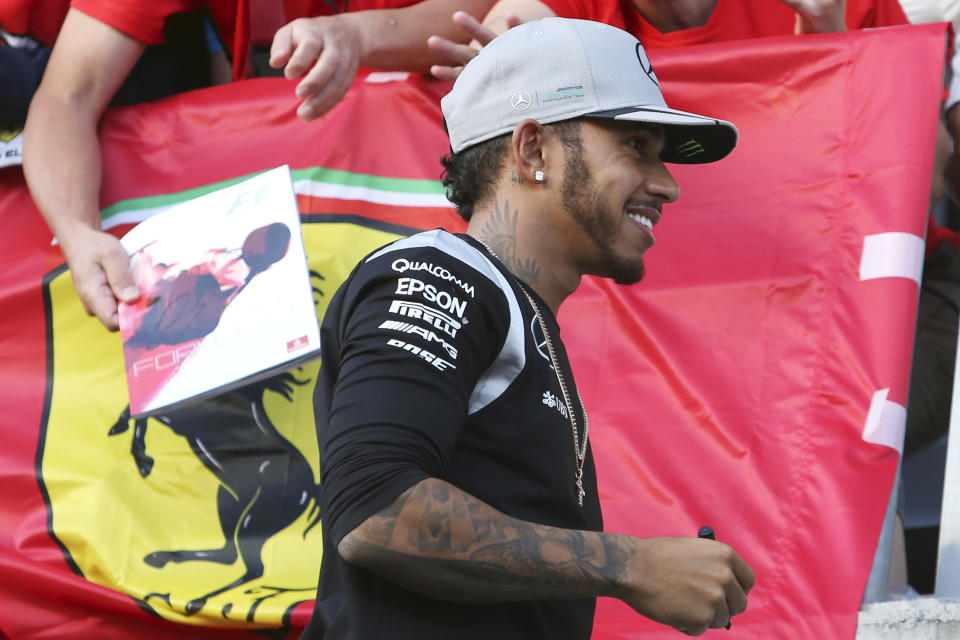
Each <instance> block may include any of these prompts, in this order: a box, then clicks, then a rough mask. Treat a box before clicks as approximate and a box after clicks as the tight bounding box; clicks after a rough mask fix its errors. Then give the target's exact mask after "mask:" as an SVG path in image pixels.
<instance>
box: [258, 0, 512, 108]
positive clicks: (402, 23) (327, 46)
mask: <svg viewBox="0 0 960 640" xmlns="http://www.w3.org/2000/svg"><path fill="white" fill-rule="evenodd" d="M493 2H494V0H423V1H422V2H418V3H417V4H414V5H411V6H409V7H404V8H402V9H377V10H370V11H356V12H352V13H343V14H339V15H335V16H322V17H317V18H300V19H298V20H294V21H293V22H291V23H290V24H287V25H285V26H284V27H282V28H281V29H280V30H279V31H277V33H276V35H275V36H274V39H273V45H272V47H271V48H270V65H271V66H273V67H275V68H280V67H283V70H284V76H285V77H286V78H288V79H290V80H293V79H294V78H299V77H300V76H303V78H302V79H301V80H300V82H299V83H298V84H297V88H296V96H297V98H298V99H300V100H301V101H302V102H301V104H300V107H299V108H298V109H297V115H299V116H300V117H301V118H303V119H304V120H312V119H313V118H316V117H318V116H321V115H323V114H324V113H326V112H327V111H329V110H330V109H332V108H333V106H334V105H335V104H336V103H337V102H339V100H340V98H342V97H343V95H344V94H345V93H346V91H347V89H348V88H349V87H350V84H351V83H352V82H353V79H354V77H355V76H356V73H357V68H358V67H359V66H361V65H362V66H366V67H374V68H377V69H385V70H402V71H428V70H429V68H430V65H431V64H433V63H436V62H442V61H443V59H438V57H437V53H436V52H434V51H433V50H431V49H429V48H428V47H427V38H428V37H429V36H430V35H431V34H433V33H436V32H437V30H438V29H439V30H440V31H439V32H440V34H441V35H443V36H444V37H446V38H449V39H451V40H457V41H466V34H464V33H463V32H462V31H461V30H460V29H459V27H457V26H456V25H454V24H453V23H451V22H450V15H451V14H453V12H454V11H455V10H457V9H460V10H463V11H466V12H467V13H469V14H471V15H473V16H476V17H482V16H483V15H484V14H485V13H486V12H487V10H488V9H489V8H490V7H491V6H492V5H493ZM304 74H305V75H304Z"/></svg>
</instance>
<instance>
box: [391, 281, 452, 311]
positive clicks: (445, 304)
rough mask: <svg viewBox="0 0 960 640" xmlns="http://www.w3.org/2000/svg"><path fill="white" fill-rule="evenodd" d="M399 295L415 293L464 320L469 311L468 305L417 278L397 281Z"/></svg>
mask: <svg viewBox="0 0 960 640" xmlns="http://www.w3.org/2000/svg"><path fill="white" fill-rule="evenodd" d="M396 293H397V295H401V296H412V295H413V294H415V293H418V294H420V295H421V296H423V297H424V298H425V299H426V300H427V301H428V302H435V303H436V304H437V305H438V306H439V307H440V308H441V309H443V310H444V311H449V312H451V313H452V314H453V315H455V316H457V317H459V318H460V319H461V320H462V319H463V314H464V313H465V312H466V310H467V303H466V301H464V300H461V299H460V298H458V297H456V296H452V295H450V294H449V293H447V292H446V291H438V290H437V288H436V287H435V286H433V285H432V284H425V283H424V282H423V281H422V280H417V279H416V278H399V279H398V280H397V291H396Z"/></svg>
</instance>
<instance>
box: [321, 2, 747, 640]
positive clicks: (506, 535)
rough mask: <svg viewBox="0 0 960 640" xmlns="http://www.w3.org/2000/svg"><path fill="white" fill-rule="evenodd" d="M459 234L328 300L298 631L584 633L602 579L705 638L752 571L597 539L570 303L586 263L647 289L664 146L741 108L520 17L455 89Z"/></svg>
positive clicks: (639, 56)
mask: <svg viewBox="0 0 960 640" xmlns="http://www.w3.org/2000/svg"><path fill="white" fill-rule="evenodd" d="M442 106H443V112H444V116H445V120H446V124H447V128H448V133H449V136H450V145H451V155H450V156H449V157H448V158H446V159H445V161H444V163H445V166H446V168H447V173H446V178H445V184H446V185H447V187H448V190H449V197H450V199H451V200H452V201H453V202H454V203H455V204H457V205H458V208H459V211H460V214H461V215H462V216H463V217H464V218H465V219H466V220H468V221H469V226H468V229H467V234H466V235H452V234H449V233H447V232H445V231H442V230H435V231H429V232H425V233H420V234H417V235H414V236H411V237H409V238H406V239H404V240H400V241H397V242H394V243H392V244H390V245H387V246H386V247H383V248H382V249H380V250H378V251H376V252H374V253H373V254H371V255H370V256H368V257H367V258H366V259H365V260H364V261H363V262H362V263H361V264H360V265H359V266H358V267H357V268H356V270H355V271H354V273H353V274H352V275H351V276H350V278H349V279H348V280H347V281H346V282H345V283H344V285H343V286H342V287H341V288H340V290H339V291H338V292H337V294H336V295H335V296H334V299H333V300H332V301H331V304H330V306H329V308H328V310H327V313H326V316H325V319H324V322H323V328H322V332H321V339H322V342H323V366H322V369H321V380H320V381H319V382H318V385H317V389H316V394H315V408H316V416H317V425H318V436H319V442H320V454H321V461H322V462H321V468H322V474H323V477H322V489H323V490H322V497H321V508H322V515H323V521H324V556H323V566H322V569H321V574H320V585H319V591H318V594H317V601H316V606H315V610H314V615H313V617H312V619H311V621H310V624H309V625H308V627H307V629H306V630H305V632H304V636H303V637H304V638H328V639H334V638H336V639H340V638H351V639H367V638H390V639H400V638H411V639H413V638H417V639H422V638H437V639H452V638H457V639H458V640H459V639H469V638H476V639H481V638H482V639H491V638H497V639H498V640H500V639H504V638H515V639H517V640H519V639H530V638H542V639H544V640H547V639H549V640H557V639H565V638H570V639H574V638H577V639H586V638H589V637H590V633H591V629H592V625H593V614H594V607H595V600H596V597H597V596H601V595H602V596H613V597H617V598H620V599H622V600H624V601H625V602H627V603H628V604H629V605H630V606H632V607H633V608H634V609H636V610H637V611H638V612H640V613H641V614H643V615H645V616H648V617H650V618H652V619H654V620H657V621H660V622H663V623H665V624H668V625H672V626H674V627H676V628H677V629H680V630H681V631H684V632H686V633H689V634H694V635H696V634H699V633H702V632H703V631H705V630H706V629H707V628H719V627H722V626H724V625H726V624H727V623H728V622H729V620H730V616H732V615H735V614H738V613H740V612H742V611H743V610H744V609H745V608H746V605H747V593H748V592H749V590H750V588H751V587H752V586H753V583H754V574H753V571H752V570H751V569H750V567H749V566H748V565H747V564H746V563H745V562H744V561H743V560H742V559H741V558H740V557H739V556H738V555H737V554H736V553H735V552H734V551H733V550H732V549H731V548H730V547H728V546H726V545H723V544H721V543H718V542H714V541H711V540H701V539H696V538H652V539H638V538H634V537H631V536H626V535H616V534H605V533H602V524H603V523H602V518H601V514H600V504H599V500H598V496H597V485H596V473H595V469H594V465H593V458H592V455H591V452H590V447H589V425H588V420H587V416H586V412H585V411H584V408H583V404H582V402H581V401H580V398H579V394H578V393H577V390H576V386H575V385H574V381H573V375H572V372H571V370H570V365H569V362H568V361H567V356H566V353H565V351H564V349H563V344H562V343H561V341H560V337H559V334H560V329H559V327H558V326H557V323H556V319H555V314H556V312H557V309H558V307H559V306H560V304H561V302H562V301H563V300H564V298H566V297H567V296H568V295H570V294H571V293H573V291H574V290H575V289H576V288H577V286H578V284H579V282H580V278H581V276H582V275H583V274H595V275H600V276H604V277H610V278H614V279H615V280H616V281H617V282H622V283H633V282H637V281H638V280H639V279H640V278H641V277H642V275H643V261H642V254H643V253H644V251H646V250H647V249H648V248H650V247H651V246H652V245H653V234H652V229H653V226H654V225H655V224H656V223H657V222H658V221H659V219H660V215H661V206H662V204H664V203H668V202H673V201H674V200H676V198H677V197H678V195H679V191H678V189H677V185H676V183H675V182H674V180H673V178H672V177H671V176H670V174H669V172H668V171H667V170H666V168H665V166H664V164H663V162H664V161H667V162H685V163H696V162H710V161H713V160H718V159H720V158H722V157H724V156H725V155H727V153H729V152H730V151H731V150H732V148H733V146H734V145H735V143H736V136H737V134H736V129H735V128H734V127H733V125H731V124H730V123H727V122H723V121H719V120H715V119H712V118H705V117H703V116H697V115H693V114H687V113H683V112H678V111H674V110H671V109H669V108H668V107H667V106H666V104H665V103H664V101H663V97H662V95H661V93H660V87H659V84H658V82H657V79H656V75H655V74H654V73H653V69H652V67H651V66H650V63H649V61H648V60H647V58H646V55H645V53H644V51H643V48H642V47H641V46H640V44H639V43H638V42H637V41H636V39H635V38H633V37H632V36H630V35H629V34H627V33H625V32H623V31H620V30H619V29H615V28H613V27H610V26H607V25H602V24H599V23H593V22H585V21H579V20H565V19H560V18H552V19H546V20H542V21H538V22H533V23H528V24H526V25H522V26H520V27H517V28H515V29H512V30H510V31H508V32H507V33H506V34H504V35H502V36H500V37H499V38H497V39H496V40H494V41H493V42H492V43H491V44H489V45H488V46H487V47H486V48H485V49H483V50H482V51H481V52H480V53H479V54H478V56H477V57H476V58H475V59H474V60H473V61H471V62H470V64H468V65H467V66H466V67H465V69H464V71H463V73H462V74H461V75H460V77H459V79H458V80H457V82H456V84H455V85H454V88H453V90H452V91H451V93H450V94H448V95H447V96H446V97H445V98H444V99H443V101H442Z"/></svg>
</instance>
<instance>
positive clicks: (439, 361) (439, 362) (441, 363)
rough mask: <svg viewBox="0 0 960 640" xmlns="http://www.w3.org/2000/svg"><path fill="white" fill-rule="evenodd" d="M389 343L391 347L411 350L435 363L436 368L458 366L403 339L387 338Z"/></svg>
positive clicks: (440, 369)
mask: <svg viewBox="0 0 960 640" xmlns="http://www.w3.org/2000/svg"><path fill="white" fill-rule="evenodd" d="M387 344H388V345H390V346H391V347H397V348H400V349H403V350H404V351H409V352H410V353H412V354H413V355H415V356H420V357H421V358H423V360H424V362H429V363H430V364H431V365H433V367H434V368H435V369H437V370H439V371H443V370H445V369H447V368H450V369H456V368H457V367H455V366H454V365H452V364H450V363H449V362H447V361H446V360H444V359H443V358H438V357H437V356H435V355H433V354H432V353H430V352H429V351H427V350H426V349H421V348H420V347H418V346H416V345H412V344H407V343H406V342H404V341H403V340H396V339H395V338H390V339H389V340H387Z"/></svg>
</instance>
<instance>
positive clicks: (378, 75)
mask: <svg viewBox="0 0 960 640" xmlns="http://www.w3.org/2000/svg"><path fill="white" fill-rule="evenodd" d="M409 77H410V72H409V71H373V72H371V73H370V74H369V75H367V79H366V80H365V82H369V83H370V84H384V83H387V82H403V81H404V80H406V79H407V78H409Z"/></svg>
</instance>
